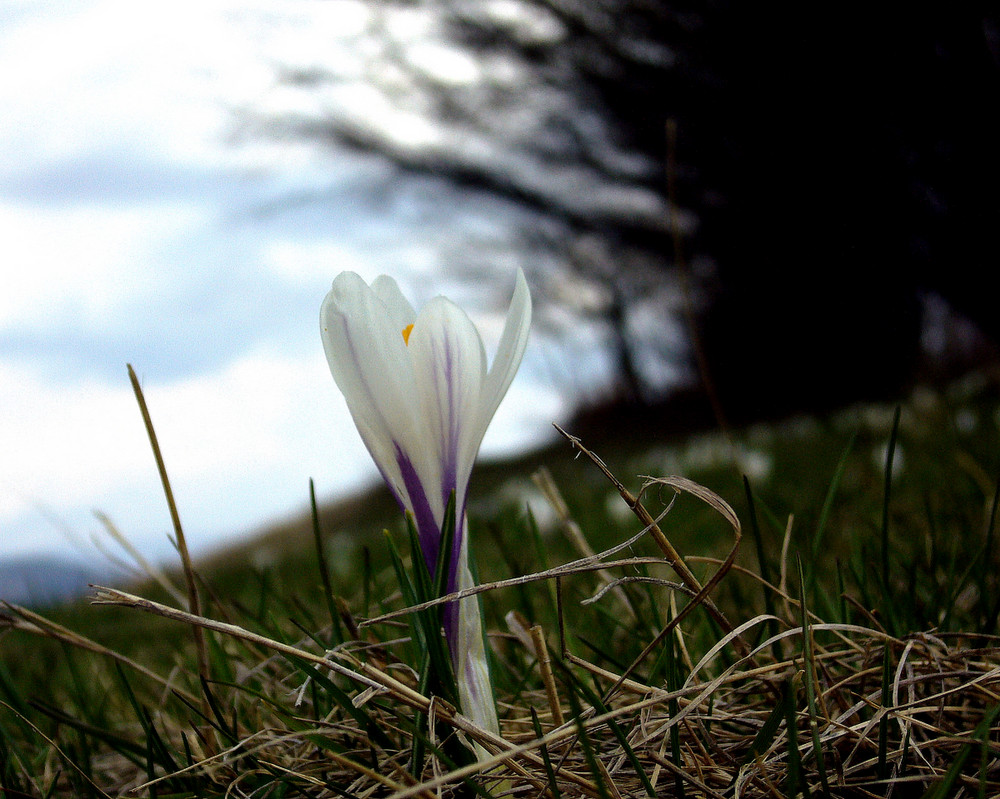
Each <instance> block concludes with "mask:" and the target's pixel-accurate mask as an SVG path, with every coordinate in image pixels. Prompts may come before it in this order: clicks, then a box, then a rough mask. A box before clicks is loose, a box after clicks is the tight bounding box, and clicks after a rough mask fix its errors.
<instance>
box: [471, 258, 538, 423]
mask: <svg viewBox="0 0 1000 799" xmlns="http://www.w3.org/2000/svg"><path fill="white" fill-rule="evenodd" d="M530 329H531V292H529V291H528V282H527V281H526V280H525V279H524V272H522V271H521V270H520V269H518V270H517V275H516V277H515V278H514V295H513V297H511V300H510V307H509V308H508V309H507V321H506V322H505V323H504V328H503V334H502V335H501V336H500V345H499V346H498V347H497V354H496V357H494V359H493V365H492V366H491V367H490V371H489V374H488V375H487V376H486V383H485V385H484V386H483V400H484V401H483V403H482V405H481V406H480V409H479V412H480V414H481V415H482V417H481V418H480V421H479V424H480V426H481V427H482V430H483V433H484V434H485V433H486V428H487V427H488V426H489V423H490V421H492V419H493V414H495V413H496V412H497V407H498V406H499V405H500V400H502V399H503V398H504V395H505V394H506V393H507V389H508V388H510V384H511V381H513V380H514V375H515V374H517V370H518V367H519V366H520V365H521V358H522V357H523V356H524V350H525V347H527V345H528V331H529V330H530Z"/></svg>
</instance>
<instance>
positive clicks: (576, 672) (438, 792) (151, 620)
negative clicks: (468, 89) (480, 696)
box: [0, 393, 1000, 799]
mask: <svg viewBox="0 0 1000 799" xmlns="http://www.w3.org/2000/svg"><path fill="white" fill-rule="evenodd" d="M977 402H979V403H981V405H976V403H977ZM955 403H957V404H958V405H960V406H961V407H962V408H963V409H964V410H965V411H966V417H965V418H968V413H971V412H972V411H970V410H969V408H970V407H975V408H977V409H978V410H977V411H976V413H977V414H978V416H979V418H981V419H985V420H991V421H989V423H987V422H984V423H983V425H982V426H981V427H980V429H979V430H978V431H977V433H976V435H975V436H968V435H965V434H963V433H962V432H961V431H960V430H958V429H956V426H955V425H952V424H949V423H948V419H949V414H951V413H953V411H952V410H951V408H952V404H955ZM995 414H996V403H995V402H994V401H993V400H992V399H990V400H989V401H987V398H986V397H984V396H979V395H971V396H970V395H969V394H968V393H965V394H958V395H956V396H952V397H951V398H950V399H949V398H938V399H937V400H935V401H933V402H931V401H929V400H928V399H927V398H926V397H924V398H923V400H921V402H915V403H914V407H909V406H903V407H901V408H898V409H896V411H895V413H894V414H893V413H892V412H891V409H890V410H886V409H883V408H878V409H875V410H874V411H871V410H869V409H855V411H854V413H853V414H845V415H841V416H838V417H832V418H830V419H827V420H823V421H822V422H817V423H815V424H813V425H811V426H805V427H804V428H803V429H799V428H797V427H795V426H794V425H792V424H791V423H788V425H786V426H781V425H777V426H774V427H772V428H769V429H768V431H767V432H766V433H762V431H761V430H760V429H756V430H754V431H747V432H746V433H744V434H740V433H739V432H734V433H733V434H732V436H731V437H730V438H727V439H726V443H725V446H723V447H721V449H719V448H716V449H719V451H721V452H723V453H725V452H730V453H731V452H732V451H735V450H739V451H740V452H743V453H744V454H745V453H746V452H747V451H749V450H750V449H751V448H753V447H760V446H765V444H766V446H767V448H768V458H769V461H768V462H770V463H773V469H772V473H771V474H770V475H764V476H761V475H757V476H756V477H755V478H754V484H753V487H752V488H751V482H750V480H749V479H747V478H746V477H745V476H744V475H742V474H741V473H740V472H739V471H738V469H736V468H734V464H735V463H737V462H738V460H739V459H728V460H727V457H728V456H726V455H725V454H724V455H723V456H722V462H721V463H720V464H717V465H712V464H706V463H704V462H701V465H699V466H697V468H695V467H693V466H692V467H691V468H690V469H688V468H687V467H686V466H685V457H687V456H686V455H685V452H686V451H687V450H685V449H684V446H685V445H683V444H677V445H676V447H675V449H674V450H671V451H670V452H666V453H665V452H664V451H663V450H662V449H661V450H659V451H657V450H656V449H650V448H646V449H643V450H638V451H636V450H633V451H623V452H611V453H608V454H607V457H606V458H605V457H599V456H598V455H597V454H596V453H594V452H593V451H592V450H591V449H590V448H589V447H588V446H587V445H586V444H585V443H584V442H581V441H579V440H577V439H574V438H573V437H572V436H568V438H569V439H570V441H571V443H572V446H573V449H574V450H575V451H576V452H578V453H582V454H583V455H584V457H585V459H586V460H585V461H584V462H576V461H574V460H572V458H571V457H568V456H570V455H572V453H571V452H563V453H559V452H555V451H553V452H549V453H548V454H547V455H546V456H545V458H544V461H545V462H544V463H543V464H541V465H544V466H545V467H546V468H545V469H544V470H543V471H539V470H537V466H539V465H540V464H539V463H537V462H535V463H532V464H525V466H524V469H523V470H522V471H523V472H524V473H523V474H519V476H518V478H517V479H518V480H519V485H521V486H534V489H533V490H534V491H536V492H540V493H537V494H536V497H537V496H540V497H541V498H542V499H541V501H539V500H537V499H536V500H534V501H533V502H532V504H531V507H530V508H529V509H528V510H527V511H525V501H524V497H523V495H519V496H517V497H515V498H513V499H512V500H510V501H509V502H508V500H506V499H505V498H504V497H505V496H506V493H505V490H506V487H507V486H508V484H509V482H510V481H511V479H512V477H511V475H512V472H513V471H514V469H513V467H510V466H507V467H504V468H503V469H502V470H498V471H495V472H491V471H490V470H489V468H486V469H483V470H481V471H480V473H479V474H480V477H481V478H482V479H483V482H484V483H485V486H484V488H483V490H482V491H481V492H480V494H479V495H478V497H474V498H473V502H472V503H471V505H470V515H471V519H472V521H471V522H470V529H471V532H472V535H473V537H474V539H475V543H477V544H478V545H479V549H478V559H477V563H476V566H477V567H478V572H479V574H480V575H481V577H482V579H483V580H484V581H485V582H484V584H483V585H480V586H478V587H477V588H475V589H473V590H472V591H470V592H464V593H456V594H451V595H449V596H444V597H442V596H440V594H441V593H442V591H443V590H444V586H443V584H442V583H441V580H440V575H441V574H442V573H443V570H442V569H441V568H440V565H439V564H435V565H436V568H435V569H434V571H433V572H432V571H431V569H429V568H428V564H427V563H426V561H425V559H424V557H423V556H422V555H421V553H420V551H419V545H418V543H417V540H416V535H415V532H414V530H413V529H412V524H410V525H406V524H403V525H400V524H399V523H397V522H393V520H392V516H391V509H390V510H388V511H386V512H385V513H383V511H382V510H380V508H382V507H383V506H382V505H381V504H380V501H379V500H377V499H372V500H371V502H370V503H368V504H364V505H361V506H360V507H359V509H358V512H357V513H356V514H354V515H352V516H350V517H339V518H336V517H335V516H333V515H331V513H330V512H329V511H328V510H327V509H324V508H322V507H320V506H318V505H317V504H316V501H315V489H314V487H313V486H312V485H310V487H309V490H310V510H309V514H308V518H307V519H306V520H305V521H304V525H303V531H302V536H301V538H299V539H297V540H300V541H303V542H305V544H307V546H304V547H302V548H300V549H298V550H297V549H296V548H295V547H291V546H289V545H288V544H287V541H285V539H282V540H283V541H284V542H285V544H284V546H285V548H286V549H288V550H289V551H290V552H294V553H296V554H295V557H297V558H299V559H298V560H290V561H289V562H287V563H286V562H284V561H277V562H274V563H273V564H272V565H271V566H269V567H267V568H263V569H262V568H260V567H259V566H255V565H253V563H249V564H248V565H246V566H242V567H241V566H238V565H234V564H228V565H227V566H226V568H225V569H223V570H217V571H214V572H209V571H205V572H200V571H198V572H196V571H195V569H194V565H193V564H190V563H182V568H181V577H180V579H179V580H178V577H177V575H164V574H162V573H160V572H155V573H152V572H153V571H154V570H153V569H152V568H150V569H147V571H149V572H151V573H150V577H149V580H148V581H147V582H146V583H145V584H143V585H142V586H141V587H139V588H134V589H131V588H130V589H129V590H123V589H121V588H98V589H96V594H95V595H94V597H93V598H92V600H91V604H89V605H83V606H76V607H67V608H59V609H54V610H52V611H51V612H48V613H46V614H45V615H42V614H41V613H39V612H38V611H37V610H33V609H29V608H23V607H18V606H15V605H8V604H4V605H2V606H0V636H2V639H3V641H4V646H3V647H2V649H0V794H2V795H3V796H4V797H5V799H6V797H8V796H10V797H19V798H20V797H32V798H33V799H34V798H36V797H48V796H62V795H79V796H97V797H112V796H116V797H119V796H161V797H162V796H172V797H178V798H180V797H223V796H225V797H247V798H248V799H249V797H282V796H308V797H316V799H323V798H324V797H350V798H352V799H353V798H354V797H357V798H358V799H361V798H362V797H364V798H365V799H369V798H370V797H393V799H404V797H410V796H413V797H424V798H425V799H432V798H435V797H439V796H456V797H457V796H463V797H465V796H482V797H491V796H500V795H509V796H526V797H542V796H544V797H552V799H562V797H568V796H586V797H595V799H604V798H605V797H606V798H607V799H618V798H619V797H640V796H647V797H657V796H670V797H713V798H714V799H722V798H723V797H725V799H735V797H741V798H742V799H754V798H756V797H760V798H761V799H763V797H786V796H787V797H794V796H803V797H814V796H815V797H834V798H835V799H840V798H843V799H848V798H850V799H853V798H854V797H890V796H892V797H902V796H907V797H908V796H923V797H927V798H928V799H943V798H944V797H946V796H947V797H950V796H969V797H980V798H981V799H985V798H986V797H992V796H997V795H1000V721H998V720H1000V702H998V695H1000V637H998V636H997V634H996V633H997V619H998V615H1000V599H998V597H1000V585H998V582H1000V578H998V573H1000V571H998V569H997V565H998V564H997V552H996V549H997V547H996V546H995V536H996V533H995V529H996V515H997V505H998V497H1000V481H998V479H997V473H998V471H1000V458H998V454H997V453H998V452H1000V436H998V435H997V434H996V431H995V429H994V428H995V423H994V422H993V421H992V420H995V418H996V415H995ZM890 418H891V419H892V421H891V423H889V422H888V420H889V419H890ZM872 420H874V421H872ZM149 424H150V432H151V423H149ZM990 425H992V426H990ZM152 438H153V436H152V432H151V439H152ZM761 439H766V442H765V444H761ZM713 446H714V445H713ZM698 447H700V449H699V448H697V447H696V446H695V444H692V445H691V449H690V452H692V453H693V452H698V453H700V454H699V458H701V459H702V461H703V460H704V453H705V452H708V451H715V450H713V449H712V447H708V446H707V445H705V444H704V442H701V443H700V444H698ZM727 448H729V449H727ZM734 448H735V449H734ZM899 452H902V453H905V459H904V458H898V457H894V456H895V454H896V453H899ZM692 457H693V456H692ZM587 461H589V463H588V462H587ZM665 463H669V464H671V465H672V466H677V467H680V468H679V469H677V470H680V471H685V472H686V476H685V477H677V476H666V477H659V478H656V479H651V478H650V479H646V480H645V481H643V482H642V483H641V484H640V487H639V488H638V489H637V490H634V491H633V490H632V489H630V488H628V487H627V486H626V485H625V480H624V479H623V478H622V477H621V476H620V475H623V474H639V473H645V474H662V473H664V471H666V470H664V469H662V468H660V467H662V466H663V464H665ZM158 466H162V462H161V461H160V460H159V458H158ZM528 472H531V473H532V474H533V475H534V477H533V478H529V476H528ZM667 473H668V474H669V472H667ZM831 475H832V478H831ZM695 478H697V479H695ZM491 481H492V484H491ZM709 485H711V486H712V488H711V489H709V488H708V487H707V486H709ZM724 494H725V495H729V496H733V497H736V498H738V499H739V501H741V502H742V503H743V506H742V511H741V512H739V513H738V512H737V510H735V509H734V507H733V506H732V505H730V504H729V503H728V502H726V501H725V500H723V499H722V495H724ZM505 503H506V504H505ZM617 508H622V509H623V510H624V511H626V513H627V515H623V514H621V513H618V511H617ZM175 512H176V509H175V508H171V514H172V515H174V514H175ZM741 518H742V519H743V520H745V521H746V522H747V524H748V530H749V532H750V539H751V541H752V544H753V545H752V547H751V549H752V550H753V551H752V552H750V553H744V552H742V551H741V549H740V541H741V535H742V529H743V527H742V522H741ZM106 526H107V527H109V528H113V525H112V524H111V522H110V520H107V521H106ZM383 529H385V530H386V532H384V533H383V532H382V531H383ZM366 531H367V532H366ZM486 531H488V532H489V535H485V532H486ZM115 535H120V533H118V531H117V530H116V531H115ZM287 535H291V534H290V533H288V534H287ZM477 536H478V537H477ZM289 540H290V539H289ZM448 549H449V548H447V547H445V548H444V551H447V550H448ZM498 549H504V550H505V551H504V552H499V551H496V550H498ZM126 551H127V550H126ZM306 552H307V553H309V554H308V557H306V555H304V554H302V553H306ZM345 552H350V553H353V554H352V555H351V559H350V560H349V561H348V562H342V560H344V559H346V555H345V556H343V557H342V553H345ZM290 557H291V556H290ZM184 560H187V559H186V557H185V558H184ZM147 565H148V564H147ZM139 567H140V568H142V564H141V563H140V564H139ZM189 569H190V572H189ZM240 569H242V571H241V570H240ZM175 584H186V585H187V588H188V591H187V592H186V593H179V592H177V590H176V589H174V588H173V586H174V585H175ZM790 586H791V587H790ZM470 594H476V595H478V596H479V598H480V600H481V601H482V605H483V607H484V608H485V611H486V614H487V616H486V618H487V621H488V625H487V626H488V628H489V630H490V633H489V639H490V649H491V655H492V657H493V672H494V677H495V682H496V686H497V700H498V710H499V713H500V717H501V735H499V736H497V735H494V734H492V733H490V732H488V731H485V730H482V729H479V728H477V727H476V726H475V725H474V724H472V722H470V721H469V720H468V719H467V718H465V717H464V716H462V715H461V713H460V712H458V710H457V709H456V706H455V702H456V696H457V690H456V688H455V684H454V675H452V674H451V673H450V668H451V666H450V659H449V658H448V656H447V651H446V649H445V647H444V646H443V642H442V639H441V634H440V629H441V623H440V620H441V614H442V612H443V610H444V607H445V603H447V602H451V601H455V600H456V599H458V598H460V597H463V596H466V595H470ZM196 595H197V596H198V597H200V604H197V603H196V601H195V599H194V598H195V596H196ZM505 618H506V621H504V619H505ZM199 641H201V642H203V643H202V644H199V643H197V642H199ZM549 642H553V644H552V645H551V646H550V643H549ZM202 646H203V649H200V647H202ZM42 664H44V665H42ZM474 744H475V745H478V747H480V748H481V750H482V751H483V752H485V753H486V756H485V757H484V758H482V759H479V760H477V759H476V758H475V757H473V756H472V754H471V752H472V748H473V745H474Z"/></svg>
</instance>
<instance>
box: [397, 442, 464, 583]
mask: <svg viewBox="0 0 1000 799" xmlns="http://www.w3.org/2000/svg"><path fill="white" fill-rule="evenodd" d="M393 446H394V447H395V448H396V463H398V464H399V471H400V472H401V473H402V475H403V485H405V486H406V493H407V494H409V497H410V502H411V503H412V505H413V507H412V508H411V510H412V511H413V518H414V520H415V521H416V523H417V534H418V536H419V538H420V548H421V549H422V550H423V552H424V560H425V561H426V563H427V570H428V571H429V572H430V573H431V574H434V570H435V569H436V568H437V558H438V549H440V547H441V528H440V527H439V526H438V523H437V520H436V519H435V518H434V512H433V511H432V510H431V505H430V502H428V500H427V492H426V491H424V486H423V484H422V483H421V482H420V478H419V477H418V476H417V471H416V469H414V468H413V462H412V461H411V460H410V458H409V456H407V454H406V453H405V452H403V449H402V448H401V447H400V446H399V444H397V443H396V442H393ZM450 582H451V581H450V580H449V583H450Z"/></svg>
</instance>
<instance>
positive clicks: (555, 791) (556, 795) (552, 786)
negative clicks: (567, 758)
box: [528, 706, 562, 799]
mask: <svg viewBox="0 0 1000 799" xmlns="http://www.w3.org/2000/svg"><path fill="white" fill-rule="evenodd" d="M528 710H530V711H531V726H532V727H533V728H534V730H535V737H536V738H541V737H542V735H543V734H544V733H543V732H542V724H541V722H540V721H539V720H538V711H537V710H535V708H534V706H531V707H529V708H528ZM538 751H539V754H541V756H542V763H543V764H544V766H545V776H546V777H547V778H548V781H549V792H550V793H551V794H552V799H561V797H562V793H561V792H560V790H559V785H558V784H557V783H556V772H555V770H554V769H553V768H552V759H551V758H550V757H549V748H548V747H547V746H546V745H545V744H542V745H541V746H540V747H539V748H538Z"/></svg>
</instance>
